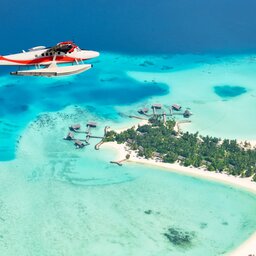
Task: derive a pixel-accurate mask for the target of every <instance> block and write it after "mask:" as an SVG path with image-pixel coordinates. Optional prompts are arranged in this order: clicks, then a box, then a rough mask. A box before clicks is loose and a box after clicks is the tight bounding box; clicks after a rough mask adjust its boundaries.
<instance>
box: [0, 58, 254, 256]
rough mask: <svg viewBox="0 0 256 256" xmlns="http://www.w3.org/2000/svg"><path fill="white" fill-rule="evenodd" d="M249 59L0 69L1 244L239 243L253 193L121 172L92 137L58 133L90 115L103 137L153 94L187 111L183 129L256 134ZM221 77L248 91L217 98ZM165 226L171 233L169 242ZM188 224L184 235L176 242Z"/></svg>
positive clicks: (44, 247)
mask: <svg viewBox="0 0 256 256" xmlns="http://www.w3.org/2000/svg"><path fill="white" fill-rule="evenodd" d="M255 66H256V63H255V60H254V57H253V56H251V55H250V56H231V57H230V56H229V57H223V58H222V59H221V60H220V59H219V58H216V57H214V56H206V55H184V56H183V55H177V56H175V55H173V56H166V55H164V56H133V57H131V56H126V55H117V54H109V53H103V54H102V56H101V57H100V58H99V60H97V61H95V63H94V69H92V70H90V71H88V72H86V73H84V74H81V75H78V76H73V77H68V78H57V79H38V78H16V77H9V76H7V75H4V76H2V77H1V78H0V90H1V102H2V108H1V113H0V115H1V117H0V121H1V122H0V136H1V138H0V139H1V145H0V147H1V153H0V157H1V160H5V162H1V163H0V180H1V183H2V184H3V185H2V186H1V188H0V192H1V193H0V203H1V205H0V206H1V209H2V211H1V215H0V217H1V218H0V221H1V222H2V227H1V229H0V248H1V252H3V254H4V255H8V256H9V255H17V254H19V255H28V254H31V253H33V255H45V254H47V255H78V254H81V253H82V254H87V255H100V254H102V252H103V251H104V254H105V255H142V254H143V255H156V254H160V255H191V256H194V255H205V253H206V252H207V255H221V254H222V253H225V252H227V251H230V250H231V249H233V248H235V247H237V246H238V245H239V244H241V243H242V242H243V241H244V240H246V239H247V238H248V237H249V235H250V234H252V233H253V231H254V230H255V228H256V221H255V218H254V216H255V212H256V199H255V196H253V195H251V194H249V193H247V192H243V191H240V190H237V189H234V188H230V187H228V186H224V185H220V184H217V183H213V182H208V181H205V180H200V179H197V178H192V177H186V176H181V175H177V174H174V173H167V172H162V171H160V170H158V169H156V168H149V167H146V166H140V165H131V164H129V165H124V166H123V167H122V168H120V167H118V166H114V165H111V164H110V163H109V161H110V160H113V159H115V154H116V153H115V152H113V151H110V150H103V149H102V150H100V151H95V150H94V148H93V147H94V145H95V144H96V143H97V141H98V140H96V139H95V140H91V145H90V146H89V147H86V148H84V149H82V150H76V149H75V147H74V145H73V144H72V142H68V141H65V140H63V139H62V138H63V137H64V136H65V135H66V134H67V132H68V126H69V125H70V124H72V123H81V124H82V126H83V129H85V124H86V122H87V121H91V120H94V121H97V122H98V127H97V128H96V129H94V130H93V134H95V135H100V136H101V135H102V134H103V129H104V126H105V125H109V126H110V127H112V128H116V127H123V126H125V125H127V124H130V125H132V124H133V123H136V122H137V120H133V119H129V118H128V117H127V115H130V114H132V115H135V114H136V115H137V110H138V109H139V108H141V107H142V106H149V107H150V104H152V103H155V102H161V103H163V104H164V106H165V108H166V109H168V107H169V106H170V105H171V104H173V103H179V104H181V105H182V106H183V109H184V108H186V107H189V108H190V109H191V111H192V112H193V114H194V115H193V116H192V118H191V120H192V124H190V125H188V126H186V129H188V130H191V131H196V130H199V131H200V132H201V133H203V134H212V135H216V136H224V137H225V136H227V135H228V137H234V138H235V137H241V138H243V136H244V137H245V138H248V139H255V132H254V130H253V129H252V127H255V126H254V124H255V122H256V121H255V119H253V118H251V116H252V114H253V113H254V114H255V109H256V108H255V100H254V96H255V95H256V92H255V85H254V78H255V74H254V72H253V70H254V68H255ZM224 71H225V73H224ZM220 85H229V86H240V87H243V88H246V92H245V93H243V94H240V95H237V96H236V97H228V98H225V100H223V99H222V97H220V96H218V95H216V93H215V92H214V87H215V86H220ZM102 92H104V93H102ZM254 94H255V95H254ZM245 102H246V106H247V107H246V108H244V106H245ZM234 108H235V110H236V113H237V114H239V120H238V118H237V117H236V116H235V115H233V113H234ZM223 109H225V111H223ZM56 111H57V112H56ZM245 121H246V123H245ZM206 124H207V125H206ZM238 124H239V125H238ZM234 127H236V129H234ZM76 137H77V138H84V135H83V134H76ZM7 160H12V161H7ZM241 205H243V207H241ZM169 229H171V230H174V233H175V232H176V234H178V236H177V237H174V239H173V240H172V241H170V240H168V237H167V236H166V234H168V232H169ZM186 232H188V234H189V236H190V237H191V241H189V242H188V243H181V244H179V242H177V241H179V240H178V238H179V236H180V235H182V234H186ZM175 241H176V242H175Z"/></svg>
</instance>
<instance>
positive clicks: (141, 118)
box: [128, 116, 148, 120]
mask: <svg viewBox="0 0 256 256" xmlns="http://www.w3.org/2000/svg"><path fill="white" fill-rule="evenodd" d="M128 117H129V118H136V119H139V120H148V119H146V118H143V117H140V116H128Z"/></svg>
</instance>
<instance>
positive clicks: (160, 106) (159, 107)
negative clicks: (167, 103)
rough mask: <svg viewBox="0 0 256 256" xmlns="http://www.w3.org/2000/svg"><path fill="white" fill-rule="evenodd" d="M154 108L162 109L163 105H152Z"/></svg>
mask: <svg viewBox="0 0 256 256" xmlns="http://www.w3.org/2000/svg"><path fill="white" fill-rule="evenodd" d="M152 108H155V109H161V108H162V104H159V103H155V104H153V105H152Z"/></svg>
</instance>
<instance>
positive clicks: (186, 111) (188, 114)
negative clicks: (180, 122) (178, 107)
mask: <svg viewBox="0 0 256 256" xmlns="http://www.w3.org/2000/svg"><path fill="white" fill-rule="evenodd" d="M191 115H192V113H191V112H190V111H189V110H188V109H186V110H185V112H184V113H183V116H184V117H185V118H188V117H190V116H191Z"/></svg>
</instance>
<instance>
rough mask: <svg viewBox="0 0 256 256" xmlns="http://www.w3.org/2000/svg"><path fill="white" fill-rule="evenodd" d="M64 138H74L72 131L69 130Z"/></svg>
mask: <svg viewBox="0 0 256 256" xmlns="http://www.w3.org/2000/svg"><path fill="white" fill-rule="evenodd" d="M64 139H65V140H73V139H74V134H73V133H72V132H69V133H68V135H67V136H66V138H64Z"/></svg>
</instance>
